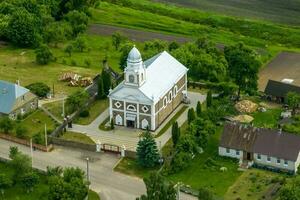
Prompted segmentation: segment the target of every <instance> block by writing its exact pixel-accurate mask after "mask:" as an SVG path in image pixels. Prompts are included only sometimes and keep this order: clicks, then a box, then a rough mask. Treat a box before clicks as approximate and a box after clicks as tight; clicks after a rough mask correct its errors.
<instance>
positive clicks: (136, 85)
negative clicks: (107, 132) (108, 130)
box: [109, 47, 188, 131]
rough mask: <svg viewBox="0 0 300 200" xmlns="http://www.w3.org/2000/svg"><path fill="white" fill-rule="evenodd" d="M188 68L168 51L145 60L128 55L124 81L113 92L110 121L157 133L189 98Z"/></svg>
mask: <svg viewBox="0 0 300 200" xmlns="http://www.w3.org/2000/svg"><path fill="white" fill-rule="evenodd" d="M187 71H188V69H187V68H186V67H185V66H183V65H182V64H181V63H180V62H178V61H177V60H176V59H175V58H174V57H172V56H171V55H170V54H169V53H167V52H166V51H164V52H162V53H159V54H157V55H155V56H154V57H152V58H150V59H148V60H146V61H145V62H144V61H143V60H142V56H141V54H140V52H139V50H138V49H137V48H136V47H133V48H132V49H131V51H130V52H129V54H128V58H127V66H126V68H125V71H124V81H123V82H121V83H120V84H119V85H118V86H117V87H116V88H114V90H112V91H110V94H109V99H110V106H109V110H110V119H113V120H114V122H115V124H116V125H120V126H126V127H132V128H140V129H147V128H149V130H152V131H153V130H155V129H157V128H158V127H159V126H160V125H161V124H162V123H163V122H164V120H165V119H166V118H167V117H168V116H169V115H170V114H171V113H172V112H173V111H174V110H175V109H176V108H177V107H178V106H179V105H180V103H181V102H182V101H183V99H185V98H187Z"/></svg>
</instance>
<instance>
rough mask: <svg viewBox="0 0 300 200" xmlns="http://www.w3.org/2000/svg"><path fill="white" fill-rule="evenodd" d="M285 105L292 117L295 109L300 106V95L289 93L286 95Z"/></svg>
mask: <svg viewBox="0 0 300 200" xmlns="http://www.w3.org/2000/svg"><path fill="white" fill-rule="evenodd" d="M287 103H288V105H289V107H290V108H291V109H292V114H293V115H294V114H295V112H296V109H297V108H298V107H299V105H300V94H298V93H297V92H289V93H288V94H287Z"/></svg>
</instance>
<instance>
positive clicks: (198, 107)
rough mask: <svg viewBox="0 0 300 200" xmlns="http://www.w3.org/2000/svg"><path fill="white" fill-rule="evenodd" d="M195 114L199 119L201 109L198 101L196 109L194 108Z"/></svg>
mask: <svg viewBox="0 0 300 200" xmlns="http://www.w3.org/2000/svg"><path fill="white" fill-rule="evenodd" d="M196 113H197V116H198V117H199V116H200V115H201V113H202V108H201V103H200V101H198V102H197V107H196Z"/></svg>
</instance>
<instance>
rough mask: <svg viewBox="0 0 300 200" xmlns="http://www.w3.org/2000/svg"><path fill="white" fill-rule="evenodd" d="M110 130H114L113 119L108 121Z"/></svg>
mask: <svg viewBox="0 0 300 200" xmlns="http://www.w3.org/2000/svg"><path fill="white" fill-rule="evenodd" d="M110 129H111V130H114V129H115V122H114V118H111V120H110Z"/></svg>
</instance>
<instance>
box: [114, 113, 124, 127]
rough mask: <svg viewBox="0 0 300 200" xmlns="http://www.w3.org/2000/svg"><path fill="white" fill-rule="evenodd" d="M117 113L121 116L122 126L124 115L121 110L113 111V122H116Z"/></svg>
mask: <svg viewBox="0 0 300 200" xmlns="http://www.w3.org/2000/svg"><path fill="white" fill-rule="evenodd" d="M117 115H120V116H121V117H122V122H123V126H124V124H125V120H124V119H125V116H124V112H121V111H115V110H114V111H113V119H114V122H115V124H116V121H117V120H116V116H117Z"/></svg>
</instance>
